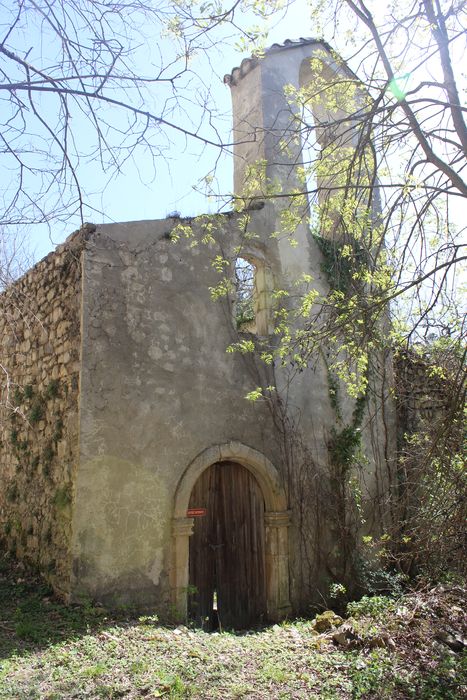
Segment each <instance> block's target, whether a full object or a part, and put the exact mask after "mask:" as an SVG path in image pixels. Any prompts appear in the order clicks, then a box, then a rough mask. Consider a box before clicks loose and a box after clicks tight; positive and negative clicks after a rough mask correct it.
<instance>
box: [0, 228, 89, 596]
mask: <svg viewBox="0 0 467 700" xmlns="http://www.w3.org/2000/svg"><path fill="white" fill-rule="evenodd" d="M83 236H84V234H83V233H78V234H75V235H74V236H73V237H71V238H70V240H69V241H68V242H67V243H66V244H65V245H62V246H60V247H59V248H58V249H57V251H56V252H55V253H51V254H50V255H48V256H47V257H46V258H44V259H43V260H42V261H41V262H39V263H38V264H37V265H35V266H34V267H33V268H32V269H31V270H30V271H29V272H28V273H27V274H25V275H24V276H23V277H22V278H21V279H19V280H18V281H17V282H15V283H14V284H13V285H12V286H11V287H9V288H8V289H7V291H5V292H4V293H3V294H2V295H1V296H0V337H1V339H2V340H1V350H0V364H1V377H0V380H1V385H0V386H1V389H0V390H1V398H0V406H1V408H0V411H1V415H0V523H1V524H0V535H1V537H2V539H3V540H5V541H6V544H7V546H8V547H9V548H10V550H11V551H12V552H13V553H14V554H15V555H16V556H17V557H18V559H20V560H27V561H29V562H31V563H33V564H35V565H37V566H38V567H39V568H40V569H41V571H42V572H43V573H44V574H45V575H46V577H47V578H48V579H49V580H50V581H51V582H52V583H53V585H54V586H55V588H56V590H58V591H60V592H62V593H64V594H66V593H67V591H68V585H69V579H70V556H69V554H70V534H71V530H70V528H71V507H72V497H73V477H74V473H75V469H76V461H77V446H78V390H79V389H78V384H79V354H80V304H81V248H82V241H83Z"/></svg>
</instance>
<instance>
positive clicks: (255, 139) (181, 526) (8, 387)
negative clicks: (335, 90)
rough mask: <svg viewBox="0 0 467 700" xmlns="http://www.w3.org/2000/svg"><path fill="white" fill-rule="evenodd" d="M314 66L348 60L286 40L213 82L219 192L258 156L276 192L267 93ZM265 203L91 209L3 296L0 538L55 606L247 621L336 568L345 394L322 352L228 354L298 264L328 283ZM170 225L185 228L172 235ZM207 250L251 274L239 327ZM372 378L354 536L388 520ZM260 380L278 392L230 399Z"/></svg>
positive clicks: (287, 172) (282, 104)
mask: <svg viewBox="0 0 467 700" xmlns="http://www.w3.org/2000/svg"><path fill="white" fill-rule="evenodd" d="M311 59H319V61H321V64H322V75H324V76H328V77H329V79H331V78H332V76H333V75H335V74H336V73H337V72H338V71H342V70H345V68H343V67H342V65H337V64H336V62H335V58H334V55H333V53H332V52H331V51H330V50H329V48H328V47H327V46H326V45H325V44H323V43H321V42H318V41H315V40H305V39H303V40H300V41H296V42H292V41H288V42H285V43H284V44H283V45H274V46H272V47H271V48H269V49H268V50H267V51H266V52H265V54H264V56H263V57H261V58H251V59H247V60H245V61H243V63H242V64H241V66H240V67H238V68H235V69H234V70H233V71H232V73H231V74H230V75H228V76H226V82H227V84H228V85H229V86H230V89H231V92H232V99H233V120H234V141H235V143H236V146H235V154H234V159H235V161H234V167H235V184H234V189H235V191H236V192H240V191H242V187H243V185H244V181H245V177H246V172H247V171H248V168H249V167H250V166H251V165H252V164H254V163H257V162H263V163H264V164H265V168H266V174H267V177H268V179H269V180H270V181H275V182H279V183H282V184H283V189H284V191H287V187H288V186H289V183H290V182H291V181H293V177H294V172H295V169H296V168H297V167H298V165H299V164H300V162H301V151H300V149H301V145H300V143H298V142H294V143H291V144H289V149H288V150H287V152H284V150H283V149H281V144H280V140H281V136H280V135H281V134H283V133H284V129H287V128H288V125H289V124H290V120H291V119H292V118H293V114H292V113H291V110H290V105H289V101H288V99H287V96H286V94H285V92H286V91H285V87H286V86H289V85H292V86H294V87H295V88H300V87H301V86H302V85H305V84H306V83H307V82H309V81H310V80H312V79H313V76H312V74H311V68H310V65H311V64H310V60H311ZM320 109H321V110H323V109H324V107H322V106H321V107H320V106H319V105H318V106H317V107H316V111H317V112H319V110H320ZM336 109H337V110H338V109H339V106H337V107H336ZM319 116H320V115H319V114H318V116H316V114H315V117H316V118H319ZM321 118H323V114H321ZM259 199H260V198H259ZM281 206H283V204H282V200H280V199H279V198H278V199H274V198H272V199H270V200H268V199H265V200H264V201H258V198H257V199H256V200H255V202H254V206H252V207H251V208H250V209H249V211H248V221H249V223H248V227H249V230H250V231H254V234H255V235H254V236H249V237H245V236H244V233H245V232H244V224H243V222H244V219H242V217H243V216H244V212H239V213H236V212H232V213H228V214H223V215H218V216H209V217H208V216H206V217H196V219H193V220H191V219H180V218H178V217H168V218H166V219H163V220H156V221H133V222H127V223H118V224H105V225H97V226H94V225H89V224H87V225H84V226H83V227H82V229H81V230H80V231H78V232H76V233H74V234H73V235H71V236H70V237H69V238H68V239H67V241H66V242H65V243H64V244H63V245H60V246H58V247H57V249H56V250H55V251H54V252H52V253H50V254H49V255H48V256H47V257H46V258H44V259H43V260H41V261H40V262H39V263H37V264H36V265H35V266H34V267H33V268H32V269H31V270H29V272H27V273H26V274H25V275H24V276H23V277H21V278H20V279H19V280H18V281H16V282H15V283H14V284H13V285H12V286H11V287H10V288H9V289H7V290H6V291H5V292H4V293H3V294H2V296H1V306H2V311H1V316H0V319H1V320H0V323H1V324H2V328H1V337H2V347H1V359H0V364H1V371H2V388H1V390H2V401H1V404H2V409H1V410H2V420H1V425H0V428H1V443H0V459H1V462H0V486H1V488H0V528H1V537H2V539H4V540H5V541H6V543H7V545H8V547H9V548H10V549H11V551H12V552H13V553H14V555H15V556H16V557H18V558H19V559H24V560H28V561H30V562H32V563H34V564H35V565H37V566H38V567H39V568H40V570H41V571H42V572H43V574H44V575H45V576H46V578H47V579H48V580H49V581H50V582H51V584H52V585H53V587H54V589H55V590H56V591H57V592H58V593H60V594H61V595H63V596H64V597H65V598H66V600H68V601H80V600H82V599H83V598H84V599H92V600H96V601H99V602H101V603H102V604H104V605H121V604H126V605H134V606H137V607H140V608H146V609H148V608H152V609H155V610H156V611H157V612H158V614H159V615H160V616H161V617H162V618H163V619H165V618H173V619H180V620H183V619H185V618H186V615H187V614H188V615H189V616H191V617H192V618H193V619H194V620H197V621H198V622H199V623H200V624H204V623H203V621H207V620H209V619H211V618H212V615H213V612H214V611H216V614H217V615H218V617H219V619H220V620H221V621H222V624H223V626H224V627H242V626H243V627H245V626H247V625H251V624H255V623H258V622H263V621H267V620H280V619H282V618H284V617H285V616H288V615H291V614H298V613H303V612H306V611H307V610H309V607H310V605H312V604H313V603H315V602H316V601H317V600H319V599H320V596H321V595H325V593H326V591H327V589H328V588H329V584H330V583H332V582H333V581H335V580H336V577H335V569H334V568H333V567H334V564H335V562H336V561H337V558H338V557H337V554H336V552H335V548H336V537H337V535H338V533H337V532H336V526H335V520H333V519H332V518H331V517H329V519H328V518H327V515H326V512H327V511H326V508H324V509H322V508H321V506H323V502H324V501H325V500H329V502H330V503H331V504H332V501H333V488H334V487H333V482H332V480H331V481H330V482H329V484H330V485H329V489H328V491H326V489H325V481H326V479H325V477H324V476H323V475H324V474H326V469H327V465H328V462H329V449H328V446H329V440H330V437H331V435H332V434H333V431H335V430H336V426H338V425H339V424H344V423H345V420H346V419H349V417H350V416H351V415H352V412H353V411H354V408H355V406H354V403H355V402H354V401H353V400H352V399H351V398H350V397H347V398H345V396H343V398H342V405H341V407H340V411H339V415H336V407H335V401H333V395H332V392H331V391H330V385H329V372H328V369H327V367H326V362H325V359H326V358H325V357H324V355H323V359H322V361H317V362H314V363H312V364H311V365H310V366H309V367H306V368H303V370H302V371H300V372H299V373H298V372H296V371H295V370H294V376H293V377H292V376H291V372H292V370H291V369H290V365H281V364H280V363H272V364H267V363H264V362H263V361H262V360H261V358H259V357H258V355H257V354H256V353H242V352H241V351H240V352H227V349H228V348H229V347H232V346H233V345H235V344H238V343H240V344H241V343H242V341H248V342H252V343H253V344H255V343H259V345H261V343H263V346H265V344H266V345H267V344H268V343H269V344H270V345H274V342H275V333H274V330H275V317H274V308H275V306H274V305H275V303H276V301H275V296H274V290H277V289H280V290H285V291H286V292H288V293H289V296H288V301H287V302H286V303H288V304H292V305H293V303H294V302H293V299H294V294H295V291H294V290H296V286H295V285H296V281H297V280H300V279H302V278H303V277H304V276H305V277H306V278H307V279H310V278H312V279H313V284H314V285H315V287H316V288H317V289H319V290H320V291H321V292H322V293H323V294H325V293H326V289H327V285H328V281H327V279H326V276H325V274H324V273H323V270H322V252H321V250H320V248H319V246H318V245H317V244H316V242H315V241H314V240H313V238H312V236H310V234H309V230H308V228H307V226H306V225H305V223H302V224H300V225H299V226H298V228H297V230H296V232H295V236H294V237H295V241H296V245H295V246H291V245H290V242H289V240H288V239H287V237H281V236H276V237H274V236H271V233H272V232H274V231H277V230H278V228H279V224H278V220H279V217H280V211H281ZM187 229H189V230H190V231H192V232H193V236H192V237H190V236H187V235H178V234H177V235H175V233H177V232H179V231H180V230H182V231H186V230H187ZM206 236H208V241H207V243H205V244H203V243H200V244H198V245H195V244H194V243H193V241H194V240H196V241H198V240H201V239H203V237H206ZM239 251H240V252H239ZM217 255H219V256H220V257H221V258H222V260H227V261H230V268H229V269H230V270H231V271H232V274H233V271H234V269H235V267H236V265H237V264H238V258H239V257H241V261H242V262H241V265H243V271H247V272H248V270H250V271H251V277H250V280H249V284H250V286H251V290H252V291H251V308H250V309H249V311H248V313H249V316H248V314H247V316H248V318H246V319H243V320H242V321H241V322H239V321H238V305H239V304H241V303H243V300H239V299H238V296H236V293H235V291H234V292H232V291H227V293H226V294H225V295H224V296H222V297H221V298H219V299H218V300H217V301H213V299H212V289H215V288H216V286H218V284H219V270H218V269H216V266H215V265H214V266H213V264H212V263H213V260H215V258H216V256H217ZM224 272H225V270H224ZM232 288H233V289H234V288H235V285H233V287H232ZM210 290H211V291H210ZM297 322H298V321H297ZM384 362H385V361H384V360H382V361H381V367H382V368H384ZM381 376H382V373H381V374H380V375H378V379H377V380H375V381H378V382H380V383H379V384H378V387H377V390H375V391H374V392H372V398H371V400H370V401H369V402H368V403H367V405H366V406H365V409H364V415H363V420H362V424H361V433H362V446H363V451H364V453H365V460H364V463H363V466H361V467H360V469H359V471H358V473H356V475H355V479H356V481H357V482H358V485H359V490H360V491H359V492H360V494H361V508H362V509H363V511H364V514H365V518H364V520H365V526H364V527H365V529H366V531H369V532H371V531H372V530H375V529H376V530H378V528H380V527H381V522H382V519H383V518H384V512H383V511H384V508H383V506H382V502H383V500H384V499H383V493H384V488H385V478H386V476H387V473H388V470H390V464H389V462H390V455H391V450H392V449H393V435H394V428H393V408H392V404H391V400H390V398H389V396H388V393H387V391H386V389H385V385H384V383H383V380H382V379H381ZM268 386H271V387H273V388H274V389H273V390H271V392H270V393H271V395H273V394H274V395H275V396H276V398H275V400H274V401H268V400H265V399H262V398H260V399H259V400H257V401H249V400H246V399H245V396H246V395H247V394H249V393H251V392H252V391H254V390H255V389H256V388H257V387H268ZM370 417H371V420H370ZM291 426H293V430H295V431H296V433H297V434H298V435H299V439H297V441H298V443H299V450H296V451H295V453H294V454H292V452H293V450H292V449H291V448H290V441H289V442H287V431H288V430H292V427H291ZM388 455H389V457H388ZM311 464H313V465H314V467H313V469H311V467H309V465H311ZM307 465H308V466H307ZM308 467H309V468H308ZM382 475H386V476H382Z"/></svg>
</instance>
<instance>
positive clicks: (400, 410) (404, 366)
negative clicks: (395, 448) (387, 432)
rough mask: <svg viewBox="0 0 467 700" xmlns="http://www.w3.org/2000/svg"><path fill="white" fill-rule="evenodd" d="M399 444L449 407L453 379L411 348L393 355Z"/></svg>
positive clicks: (439, 419) (452, 391)
mask: <svg viewBox="0 0 467 700" xmlns="http://www.w3.org/2000/svg"><path fill="white" fill-rule="evenodd" d="M395 372H396V390H397V417H398V433H399V434H398V439H399V446H401V445H402V444H403V442H404V435H411V434H413V433H416V432H417V431H419V430H424V429H426V428H427V427H431V428H432V427H433V426H434V425H435V424H436V423H438V422H440V421H443V420H444V419H445V418H446V415H447V413H448V411H449V409H450V407H451V408H452V403H453V398H454V395H455V391H456V386H455V382H453V381H452V379H449V378H448V377H444V376H442V375H440V374H439V372H438V371H437V370H436V365H435V362H434V361H433V360H430V359H429V358H428V357H426V356H424V355H423V354H417V353H416V352H414V351H409V352H400V353H399V354H398V355H397V356H396V358H395Z"/></svg>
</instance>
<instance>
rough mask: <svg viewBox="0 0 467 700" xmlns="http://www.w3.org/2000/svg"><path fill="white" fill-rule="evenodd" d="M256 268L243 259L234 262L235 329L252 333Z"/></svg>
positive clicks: (254, 317)
mask: <svg viewBox="0 0 467 700" xmlns="http://www.w3.org/2000/svg"><path fill="white" fill-rule="evenodd" d="M255 288H256V266H255V265H254V264H253V263H252V262H250V261H248V260H245V258H240V257H239V258H237V259H236V261H235V302H236V305H235V320H236V323H237V328H238V329H241V330H251V332H254V331H255V330H256V329H255V328H254V325H255V319H256V308H255V306H256V299H255V296H256V294H255V292H256V289H255Z"/></svg>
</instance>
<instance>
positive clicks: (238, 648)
mask: <svg viewBox="0 0 467 700" xmlns="http://www.w3.org/2000/svg"><path fill="white" fill-rule="evenodd" d="M0 563H1V560H0ZM459 591H460V589H459V590H458V592H457V593H455V592H452V591H450V592H439V591H436V590H435V591H434V592H433V591H432V592H430V593H426V594H416V595H415V594H413V595H412V597H410V596H409V597H407V598H406V599H405V600H404V601H398V602H397V604H396V603H395V602H394V601H387V602H386V603H385V601H384V599H379V600H378V601H377V606H376V607H377V615H376V616H375V617H372V616H371V608H372V604H371V603H367V602H365V603H364V605H363V606H360V608H359V610H358V612H359V614H358V615H357V616H356V617H355V619H354V620H352V621H348V623H347V624H350V625H351V626H352V630H353V632H352V638H353V639H354V640H356V641H354V642H352V644H349V645H348V646H346V647H342V646H338V645H337V644H336V643H335V642H334V641H333V638H332V634H333V633H332V632H327V633H323V634H317V633H316V631H315V629H314V625H313V622H312V621H311V620H299V621H295V622H290V623H285V624H281V625H274V626H271V627H268V628H264V629H261V630H257V631H251V632H246V633H241V634H240V633H222V634H218V633H214V634H208V633H205V632H202V631H201V630H195V629H189V628H187V627H183V626H182V627H178V628H169V627H163V626H160V625H158V624H157V621H156V620H155V618H154V617H148V616H145V617H138V616H137V615H136V614H130V613H129V612H128V611H127V610H126V611H124V612H123V611H122V612H121V613H118V612H113V613H112V614H110V613H109V612H108V611H105V610H104V609H102V608H100V607H94V606H93V605H92V604H91V603H90V602H89V601H88V602H87V603H86V604H84V605H82V606H71V607H66V606H64V605H62V604H61V603H60V601H58V600H57V599H55V598H54V597H53V595H52V594H51V592H50V590H48V588H47V587H46V586H45V585H44V584H43V583H41V581H40V580H39V579H36V578H34V577H28V576H26V575H25V574H24V572H22V571H21V570H19V569H18V568H17V567H15V566H14V565H12V564H11V562H10V561H8V560H3V568H0V652H1V653H0V658H1V661H0V698H1V699H2V700H64V699H65V700H67V699H73V698H74V699H76V700H98V699H101V698H108V699H116V698H126V699H127V700H136V699H137V698H141V699H142V698H151V699H152V698H171V699H173V700H176V699H179V698H180V699H182V698H200V699H201V698H202V699H203V700H204V699H206V700H209V699H212V700H220V699H222V700H228V699H231V698H232V699H233V698H249V699H250V700H253V699H254V700H263V699H264V700H266V698H267V699H269V698H273V699H280V698H283V699H284V700H286V699H287V700H289V699H293V700H295V699H297V700H298V699H300V698H303V699H305V698H306V699H308V698H309V699H313V698H316V699H318V698H319V699H320V700H359V699H362V700H370V699H373V700H385V699H391V700H410V699H413V700H460V699H461V698H463V697H467V669H466V657H465V652H463V653H462V652H461V653H455V652H453V651H451V650H450V649H449V648H448V647H446V646H445V645H443V644H440V643H438V642H436V639H435V638H436V634H437V629H438V628H439V627H443V626H449V628H450V629H454V628H456V630H458V631H459V630H460V629H461V627H462V625H464V624H465V615H464V613H463V608H462V605H461V602H460V599H461V598H462V595H463V593H465V592H459ZM373 607H375V605H373ZM368 610H370V612H369V613H368V614H366V613H367V612H368ZM383 632H384V633H385V634H386V635H390V637H391V640H392V641H393V644H392V645H391V648H389V647H384V648H373V647H372V640H373V641H374V640H375V639H377V638H378V635H381V634H382V633H383ZM464 633H465V631H464Z"/></svg>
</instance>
